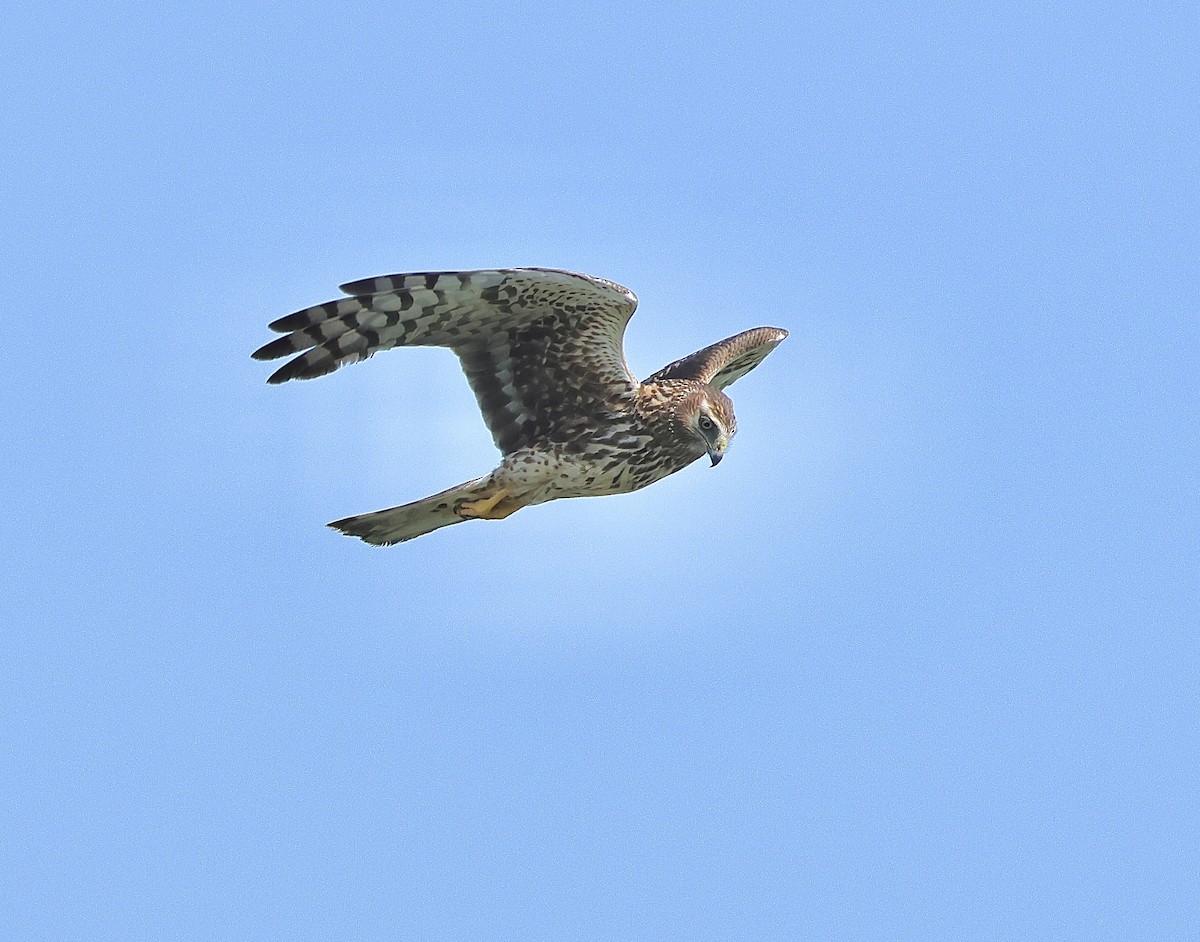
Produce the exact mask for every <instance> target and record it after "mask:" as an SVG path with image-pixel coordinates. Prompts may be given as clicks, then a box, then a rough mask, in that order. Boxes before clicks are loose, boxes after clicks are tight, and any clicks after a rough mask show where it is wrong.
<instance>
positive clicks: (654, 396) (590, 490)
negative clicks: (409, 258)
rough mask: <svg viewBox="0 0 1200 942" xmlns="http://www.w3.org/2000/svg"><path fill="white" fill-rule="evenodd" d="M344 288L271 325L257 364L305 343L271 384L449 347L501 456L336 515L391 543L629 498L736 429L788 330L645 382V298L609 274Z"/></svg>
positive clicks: (490, 273) (451, 276) (383, 281)
mask: <svg viewBox="0 0 1200 942" xmlns="http://www.w3.org/2000/svg"><path fill="white" fill-rule="evenodd" d="M342 290H343V291H346V292H347V293H348V294H349V295H351V296H350V297H348V298H343V299H341V300H338V301H330V302H328V303H326V304H320V305H317V306H316V307H310V308H305V309H304V310H302V311H297V312H296V313H295V314H290V315H288V316H287V317H283V318H280V319H279V320H277V321H275V322H274V323H272V324H271V325H270V326H271V327H272V329H274V330H277V331H280V332H281V333H283V334H285V336H283V337H280V338H278V339H277V340H274V341H272V342H271V343H268V344H266V345H265V346H263V347H262V348H260V349H259V350H257V351H255V353H254V356H255V358H256V359H260V360H271V359H276V358H279V357H285V356H289V355H291V354H299V356H296V357H295V358H294V359H292V360H290V361H289V362H287V363H286V364H284V366H282V367H281V368H280V369H278V370H276V371H275V373H274V374H272V376H271V377H270V379H269V380H268V382H271V383H282V382H285V381H287V380H289V379H310V378H312V377H315V376H322V375H324V374H325V373H330V372H332V371H333V370H336V369H337V368H338V367H340V366H342V365H344V364H346V363H354V362H357V361H358V360H363V359H366V358H367V357H369V356H371V355H372V354H374V353H376V352H378V351H379V350H387V349H389V348H391V347H396V346H438V347H449V348H450V349H451V350H453V351H454V352H455V353H456V354H457V355H458V358H459V361H460V363H461V365H462V368H463V372H464V373H466V376H467V381H468V382H469V383H470V384H471V388H472V389H473V390H474V392H475V397H476V399H477V400H478V402H479V408H480V411H481V412H482V413H483V417H484V421H485V422H486V423H487V426H488V429H489V430H490V431H491V433H492V437H493V439H494V440H495V442H496V446H497V447H498V448H499V449H500V451H501V453H502V455H503V458H502V460H501V463H500V466H499V467H498V468H496V470H495V471H493V472H492V473H491V474H488V475H485V476H484V477H482V478H478V479H476V480H474V481H469V482H467V483H466V484H461V485H459V486H458V487H454V488H451V489H450V490H448V491H444V492H442V493H441V494H435V495H433V496H432V497H427V498H425V499H424V500H419V501H416V502H414V503H411V504H405V505H403V506H400V507H391V508H388V509H387V510H381V511H376V512H374V513H368V514H361V515H359V516H355V517H347V518H346V519H344V520H337V521H335V522H333V523H331V524H330V526H332V527H334V528H336V529H338V530H340V531H341V532H343V533H346V534H348V535H351V536H358V537H360V538H362V539H363V540H366V541H367V542H368V543H374V544H380V545H387V544H390V543H397V542H401V541H404V540H410V539H412V538H414V537H417V536H420V535H422V534H424V533H428V532H430V531H432V530H436V529H438V528H439V527H443V526H448V525H450V524H452V523H459V522H461V521H463V520H469V519H500V518H503V517H506V516H508V515H509V514H511V513H513V512H515V511H517V510H519V509H521V508H522V507H527V506H529V505H531V504H539V503H544V502H545V501H549V500H555V499H558V498H561V497H585V496H592V495H600V494H618V493H627V492H629V491H634V490H637V489H638V488H641V487H645V486H646V485H647V484H652V483H653V482H654V481H657V480H659V479H661V478H663V477H666V476H667V475H668V474H673V473H674V472H676V471H678V470H680V469H681V468H683V467H685V466H686V465H688V464H690V463H691V462H693V461H695V460H696V459H697V458H700V457H702V456H704V455H705V454H708V455H709V456H710V458H711V460H712V463H713V464H714V465H715V464H716V463H717V462H718V461H720V460H721V457H722V456H723V455H724V453H725V449H726V447H727V446H728V444H729V441H730V439H732V438H733V435H734V433H735V432H736V431H737V420H736V418H735V417H734V413H733V403H732V402H730V400H729V398H728V397H727V396H726V395H725V394H724V393H723V392H722V389H724V387H726V386H728V385H729V384H730V383H732V382H733V381H734V380H736V379H738V378H740V377H741V376H743V375H744V374H746V373H747V372H749V371H750V370H752V369H753V368H754V367H755V366H757V365H758V364H759V363H761V362H762V360H763V358H764V357H766V355H767V354H768V353H770V352H771V351H772V350H773V349H774V348H775V346H776V345H778V344H779V343H780V342H781V341H782V340H783V339H784V338H785V337H786V336H787V331H785V330H781V329H780V328H777V327H759V328H756V329H754V330H748V331H745V332H743V333H740V334H737V335H736V336H733V337H730V338H728V339H726V340H722V341H720V342H719V343H715V344H713V345H712V346H710V347H705V348H704V349H703V350H699V351H697V352H696V353H693V354H692V355H690V356H688V357H684V358H683V359H682V360H677V361H676V362H674V363H672V364H670V365H669V366H667V367H664V368H663V369H661V370H659V371H658V372H657V373H655V374H654V375H653V376H651V377H649V378H648V379H647V380H645V381H644V382H640V383H639V382H638V381H637V379H636V378H634V376H633V374H632V373H631V372H630V371H629V367H628V365H627V364H626V363H625V355H624V352H623V349H622V338H623V336H624V333H625V325H626V324H627V323H628V322H629V318H630V317H631V316H632V315H633V312H634V309H635V308H636V307H637V298H636V297H635V296H634V294H633V292H631V291H629V290H628V289H627V288H623V287H621V286H620V285H618V284H614V283H613V282H611V281H605V280H603V279H600V278H593V277H591V276H589V275H580V274H575V273H572V272H566V271H558V270H556V269H548V268H511V269H497V270H483V271H461V272H417V273H413V274H401V275H388V276H385V277H381V278H368V279H365V280H363V281H356V282H351V283H349V284H346V285H343V286H342Z"/></svg>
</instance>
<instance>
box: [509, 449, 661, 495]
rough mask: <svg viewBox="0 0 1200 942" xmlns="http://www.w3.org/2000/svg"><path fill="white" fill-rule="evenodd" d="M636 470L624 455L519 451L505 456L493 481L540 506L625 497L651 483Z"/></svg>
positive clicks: (560, 451) (655, 478)
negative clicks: (571, 499) (567, 500)
mask: <svg viewBox="0 0 1200 942" xmlns="http://www.w3.org/2000/svg"><path fill="white" fill-rule="evenodd" d="M638 470H639V469H638V468H636V467H635V466H634V465H633V464H632V463H631V461H630V456H629V455H628V454H627V453H619V452H604V453H599V454H591V455H589V454H577V453H571V452H568V451H566V450H558V449H555V450H547V451H541V450H537V449H522V450H521V451H517V452H514V453H513V454H511V455H508V456H506V457H505V459H504V461H503V463H502V464H501V466H500V468H499V469H497V472H496V475H495V478H496V481H497V483H498V484H502V485H503V486H506V487H510V488H512V489H513V490H515V491H517V492H520V493H521V494H522V503H524V504H542V503H545V502H546V501H550V500H558V499H560V498H563V497H599V496H603V495H605V494H627V493H629V492H630V491H635V490H637V489H638V488H640V487H644V486H645V485H646V484H649V483H651V480H646V479H645V475H643V474H638V473H636V472H637V471H638ZM661 476H662V475H658V476H655V477H654V478H653V480H657V479H658V477H661Z"/></svg>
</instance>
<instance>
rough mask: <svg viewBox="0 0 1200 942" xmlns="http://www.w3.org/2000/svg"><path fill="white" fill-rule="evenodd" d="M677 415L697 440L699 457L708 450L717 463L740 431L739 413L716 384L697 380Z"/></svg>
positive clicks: (714, 464)
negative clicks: (738, 427)
mask: <svg viewBox="0 0 1200 942" xmlns="http://www.w3.org/2000/svg"><path fill="white" fill-rule="evenodd" d="M677 418H678V420H679V422H680V423H681V424H682V425H683V429H684V431H685V433H686V434H688V435H691V436H692V437H693V438H694V440H695V444H696V446H697V454H696V457H700V455H702V454H705V453H707V454H708V457H709V458H710V459H711V460H712V463H713V467H716V466H717V464H718V463H720V461H721V459H722V458H724V457H725V449H726V448H728V447H729V443H730V441H732V440H733V436H734V435H736V434H737V417H736V416H734V414H733V403H732V402H731V401H730V399H729V397H728V396H726V395H725V394H724V393H723V392H721V390H719V389H717V388H716V387H715V386H709V385H708V384H707V383H698V384H697V388H696V389H694V390H693V391H692V392H691V393H689V394H688V395H687V396H685V397H684V398H683V400H682V401H681V403H680V408H679V411H678V413H677Z"/></svg>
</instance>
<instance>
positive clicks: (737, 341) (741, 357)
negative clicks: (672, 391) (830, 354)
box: [646, 327, 788, 389]
mask: <svg viewBox="0 0 1200 942" xmlns="http://www.w3.org/2000/svg"><path fill="white" fill-rule="evenodd" d="M787 335H788V332H787V331H786V330H784V329H783V328H781V327H755V328H754V329H753V330H745V331H742V332H741V333H740V334H734V335H733V336H732V337H727V338H725V339H724V340H720V341H718V342H717V343H714V344H712V345H711V346H708V347H705V348H704V349H703V350H697V351H696V352H695V353H693V354H691V355H690V356H686V357H684V358H683V359H682V360H676V361H675V362H674V363H671V364H670V365H668V366H664V367H663V368H662V369H661V370H659V371H658V372H657V373H655V374H654V375H653V376H650V377H648V378H647V379H646V382H647V383H656V382H659V381H660V380H664V379H694V380H697V381H699V382H701V383H708V384H710V385H712V386H715V387H717V389H724V388H725V387H726V386H728V385H729V384H730V383H732V382H734V381H735V380H738V379H741V378H742V377H743V376H745V375H746V374H747V373H749V372H750V371H751V370H752V369H754V368H755V367H756V366H758V364H760V363H761V362H762V361H763V360H765V359H766V357H767V354H768V353H770V352H771V351H772V350H774V349H775V348H776V347H777V346H778V345H779V344H780V343H782V342H783V340H784V338H786V337H787Z"/></svg>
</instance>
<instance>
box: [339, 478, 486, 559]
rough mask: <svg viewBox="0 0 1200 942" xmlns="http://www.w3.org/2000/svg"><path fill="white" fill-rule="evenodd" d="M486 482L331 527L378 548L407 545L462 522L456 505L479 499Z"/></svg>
mask: <svg viewBox="0 0 1200 942" xmlns="http://www.w3.org/2000/svg"><path fill="white" fill-rule="evenodd" d="M486 480H487V478H486V477H482V478H476V479H475V480H474V481H467V483H465V484H459V485H458V486H457V487H452V488H450V489H449V490H446V491H442V492H441V493H440V494H434V495H432V496H430V497H426V498H424V499H422V500H415V501H413V502H412V503H411V504H402V505H400V506H399V507H388V508H387V509H386V510H376V511H374V512H372V513H368V514H359V515H358V516H357V517H346V518H344V519H342V520H334V521H333V523H331V524H329V526H331V527H333V529H335V530H339V531H341V532H342V533H344V534H345V535H346V536H356V537H358V538H359V539H360V540H365V541H366V542H368V543H371V544H373V545H375V546H391V545H392V544H393V543H403V542H404V541H405V540H411V539H414V538H416V537H418V536H423V535H424V534H426V533H432V532H433V531H434V530H439V529H441V528H442V527H448V526H450V525H451V524H453V523H462V522H463V518H462V517H460V516H459V515H458V514H457V513H455V512H454V508H455V506H456V505H457V504H458V503H459V502H460V501H464V500H469V499H470V498H472V497H478V496H479V486H480V485H481V484H483V483H484V482H485V481H486Z"/></svg>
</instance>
